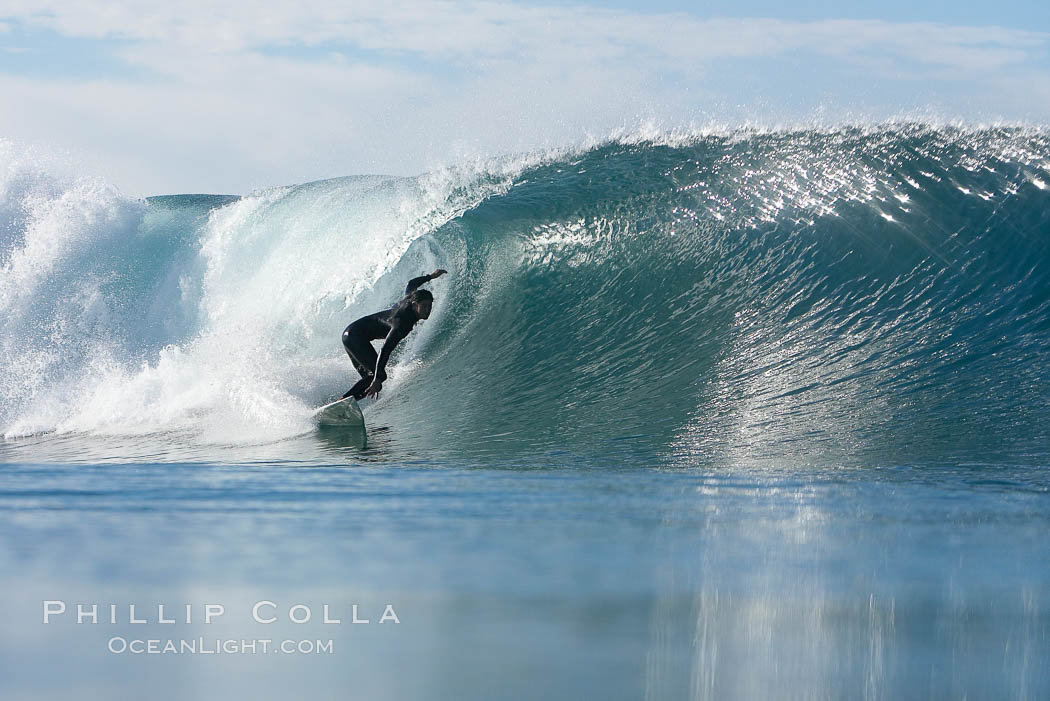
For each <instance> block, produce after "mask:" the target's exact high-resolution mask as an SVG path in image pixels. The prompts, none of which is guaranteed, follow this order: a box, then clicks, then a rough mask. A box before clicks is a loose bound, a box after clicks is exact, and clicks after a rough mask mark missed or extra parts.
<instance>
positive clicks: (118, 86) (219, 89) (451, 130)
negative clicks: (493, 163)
mask: <svg viewBox="0 0 1050 701" xmlns="http://www.w3.org/2000/svg"><path fill="white" fill-rule="evenodd" d="M0 17H4V18H6V19H8V20H15V21H17V22H19V23H23V24H31V25H37V26H43V27H47V28H49V29H52V30H54V31H56V32H59V33H60V34H63V35H65V36H70V37H80V38H93V39H99V40H109V39H124V40H130V43H127V42H122V43H121V44H119V45H118V44H112V45H107V44H103V45H102V46H101V48H103V49H105V48H108V49H109V50H110V51H111V52H113V53H114V55H115V56H116V57H117V58H119V59H120V60H122V61H124V62H126V63H127V64H129V65H131V66H134V67H137V68H140V69H145V71H146V73H145V74H146V75H154V76H156V79H155V80H152V81H144V80H143V79H142V78H136V79H134V80H132V79H126V80H118V79H116V78H113V77H111V78H108V79H103V78H100V79H97V80H92V81H75V80H70V79H58V78H52V79H48V80H43V79H30V78H27V77H19V76H17V75H11V74H7V75H6V76H5V75H4V74H3V73H0V91H2V92H3V94H5V96H9V99H6V100H5V102H6V103H7V105H6V106H5V107H0V134H7V135H9V136H14V137H16V138H22V139H27V140H33V141H45V142H48V141H50V142H56V143H60V144H62V145H66V146H77V147H80V148H81V149H82V150H83V149H85V147H86V150H87V151H88V152H89V153H91V154H92V157H97V158H99V159H101V160H102V161H104V162H105V163H106V164H107V167H108V168H109V169H110V170H111V172H113V173H114V176H115V177H116V179H117V180H118V182H120V183H121V184H122V185H123V186H124V187H126V188H127V189H128V190H130V191H132V192H135V193H139V194H142V193H155V192H162V191H188V190H195V191H200V190H209V191H226V192H229V191H244V190H246V189H248V188H250V187H253V186H259V185H266V184H283V183H288V182H294V181H298V180H304V179H313V178H320V177H327V176H333V175H342V174H349V173H356V172H365V171H387V172H391V171H393V172H403V173H409V172H417V171H418V170H420V169H422V168H425V167H428V166H433V165H436V164H437V163H438V162H439V161H444V160H447V159H450V158H455V157H457V156H460V155H465V154H470V153H477V152H492V151H506V150H518V149H525V148H534V147H538V146H544V145H554V144H556V143H564V141H566V140H574V139H577V138H580V137H581V136H582V135H584V134H586V133H592V134H593V133H599V134H601V133H604V132H607V131H608V130H611V129H613V128H615V127H617V126H620V125H623V124H633V123H637V122H639V121H642V120H656V121H659V122H661V123H664V124H667V125H676V124H682V123H683V122H688V121H695V120H704V119H710V118H720V117H721V118H725V119H733V118H736V117H739V116H740V115H744V116H745V117H748V116H759V117H764V118H766V119H770V118H772V119H780V118H789V117H791V116H798V115H799V114H804V113H805V112H806V111H807V110H809V111H813V110H815V109H817V108H821V109H824V110H825V111H826V110H827V107H828V104H829V102H830V103H832V104H834V103H836V102H837V103H838V104H839V106H840V107H842V109H843V111H850V112H853V113H855V112H857V111H861V112H864V111H869V112H871V111H873V112H874V113H875V114H876V115H877V114H878V113H880V110H881V112H883V113H886V112H888V113H892V112H893V111H894V110H899V109H902V108H903V109H917V108H923V107H926V106H929V105H931V104H932V105H934V106H938V107H942V108H944V109H948V110H951V109H952V108H953V107H956V106H958V105H967V106H968V107H967V109H970V110H971V111H973V112H974V114H976V113H978V112H980V111H981V110H985V111H987V110H986V109H985V108H988V109H995V110H1000V112H998V113H996V114H997V115H999V116H1007V117H1009V116H1011V115H1013V116H1016V117H1029V118H1031V117H1032V116H1033V115H1034V116H1036V117H1037V118H1041V119H1045V118H1046V117H1047V116H1050V97H1048V96H1047V95H1046V92H1045V90H1038V91H1033V92H1030V93H1028V94H1027V95H1024V96H1021V95H1017V96H1012V95H1011V94H1010V93H1009V92H1008V91H1006V90H1004V87H1003V86H1006V85H1011V86H1013V85H1015V84H1016V81H1015V79H1014V78H1013V77H1012V76H1016V75H1018V74H1025V75H1028V76H1030V77H1031V81H1032V82H1033V83H1035V84H1040V85H1045V84H1046V81H1047V76H1048V72H1047V70H1046V67H1045V65H1041V64H1040V61H1041V60H1043V58H1044V56H1045V53H1046V50H1047V47H1048V43H1050V35H1047V34H1044V33H1039V32H1031V31H1021V30H1011V29H1002V28H995V27H990V28H973V27H954V26H950V25H941V24H929V23H892V22H885V21H874V20H872V21H859V20H849V21H847V20H826V21H817V22H794V21H784V20H773V19H739V20H735V19H701V18H697V17H692V16H689V15H685V14H674V15H654V14H640V13H632V12H627V11H620V10H605V9H598V8H590V7H571V6H566V7H557V8H539V7H532V6H522V5H514V4H510V3H506V2H475V3H451V2H443V3H431V2H427V3H423V2H410V3H398V4H396V5H391V6H378V5H376V4H372V3H346V2H337V3H335V2H333V3H329V4H325V3H310V4H303V3H299V2H294V3H293V2H285V1H283V0H282V1H280V2H274V1H273V0H267V2H266V3H264V4H263V5H262V6H259V5H256V4H254V3H252V4H249V3H248V2H240V3H226V4H223V5H222V6H218V5H216V4H214V3H212V2H210V1H209V2H205V1H193V2H176V3H168V4H159V5H156V6H153V7H151V8H149V9H144V8H143V7H142V6H141V3H138V2H130V1H128V0H117V1H114V2H107V3H105V4H101V3H98V2H77V1H76V0H66V1H64V2H57V1H55V0H32V1H24V0H0ZM0 71H2V67H0ZM792 71H794V73H792ZM920 84H921V85H923V86H924V87H923V88H922V92H921V93H920V92H917V91H916V90H917V88H916V86H917V85H920ZM960 86H963V87H960ZM961 89H964V90H965V91H966V94H960V93H959V91H960V90H961ZM788 93H789V94H788ZM887 95H889V96H892V97H891V98H887V97H886V96H887ZM975 104H976V105H977V107H973V105H975ZM726 105H729V106H730V107H728V108H727V107H726ZM788 107H790V109H788ZM957 116H968V115H957ZM979 116H984V114H980V115H979Z"/></svg>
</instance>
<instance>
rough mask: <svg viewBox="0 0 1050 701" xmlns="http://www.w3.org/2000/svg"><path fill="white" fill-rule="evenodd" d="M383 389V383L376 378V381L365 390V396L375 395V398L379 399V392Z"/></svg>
mask: <svg viewBox="0 0 1050 701" xmlns="http://www.w3.org/2000/svg"><path fill="white" fill-rule="evenodd" d="M382 390H383V383H382V382H380V381H378V380H376V381H375V382H373V383H372V384H370V385H369V386H368V389H366V390H365V396H366V397H373V398H375V399H379V393H380V392H381V391H382Z"/></svg>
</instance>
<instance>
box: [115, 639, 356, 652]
mask: <svg viewBox="0 0 1050 701" xmlns="http://www.w3.org/2000/svg"><path fill="white" fill-rule="evenodd" d="M106 648H107V649H108V650H109V651H110V652H112V653H113V654H115V655H123V654H131V655H265V654H268V653H281V654H285V655H295V654H300V655H331V654H332V653H333V652H335V646H334V644H333V642H332V640H331V639H329V640H278V641H274V640H272V639H269V638H265V639H259V640H243V639H241V640H234V639H227V640H220V639H218V638H215V639H210V640H209V639H206V638H203V637H201V638H193V639H189V640H185V639H183V640H172V639H170V638H168V639H166V640H162V639H158V638H151V639H149V640H142V639H139V638H132V639H130V640H129V639H127V638H122V637H120V636H117V637H114V638H110V639H109V643H108V644H107V645H106Z"/></svg>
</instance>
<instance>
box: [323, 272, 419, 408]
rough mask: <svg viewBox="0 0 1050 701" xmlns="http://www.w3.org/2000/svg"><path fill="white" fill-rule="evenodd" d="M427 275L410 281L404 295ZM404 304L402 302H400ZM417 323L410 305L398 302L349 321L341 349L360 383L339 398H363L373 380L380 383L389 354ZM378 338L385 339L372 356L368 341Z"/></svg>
mask: <svg viewBox="0 0 1050 701" xmlns="http://www.w3.org/2000/svg"><path fill="white" fill-rule="evenodd" d="M432 279H433V278H432V276H430V275H422V276H420V277H415V278H412V279H411V280H409V281H408V286H407V287H405V296H406V297H407V296H408V295H410V294H412V293H413V292H415V291H416V289H417V288H418V287H419V286H420V285H422V284H424V283H427V282H430V281H431V280H432ZM402 301H404V300H402ZM417 321H419V317H418V316H416V310H415V309H414V308H413V306H412V305H411V304H405V305H402V304H401V303H400V302H399V303H398V304H395V305H394V306H393V307H391V308H390V309H387V310H385V311H381V312H376V313H375V314H369V315H368V316H363V317H361V318H360V319H358V320H357V321H355V322H353V323H352V324H350V325H349V326H347V327H346V329H345V330H344V331H343V348H345V349H346V354H347V355H349V356H350V361H351V362H352V363H353V364H354V367H355V368H357V371H358V372H359V373H361V380H360V381H359V382H358V383H357V384H356V385H354V386H353V387H351V388H350V389H349V390H347V392H346V394H344V395H343V397H344V398H345V397H353V398H354V399H360V398H361V397H363V396H365V390H366V389H368V387H369V386H370V385H371V384H372V382H373V380H375V379H376V378H377V377H378V378H379V381H380V382H385V381H386V363H387V361H388V360H389V359H390V354H391V353H392V352H393V351H394V348H396V347H397V344H398V343H400V342H401V339H403V338H404V337H405V336H407V335H408V332H409V331H411V330H412V327H413V326H415V325H416V322H417ZM380 338H384V339H386V341H384V343H383V348H382V349H381V350H380V351H379V354H378V355H376V349H375V348H373V347H372V341H377V340H379V339H380Z"/></svg>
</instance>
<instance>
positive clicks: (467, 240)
mask: <svg viewBox="0 0 1050 701" xmlns="http://www.w3.org/2000/svg"><path fill="white" fill-rule="evenodd" d="M1048 262H1050V134H1048V132H1047V131H1046V130H1045V129H1042V128H1034V127H1028V128H1021V127H988V128H968V127H966V128H964V127H949V126H933V125H927V124H917V123H915V124H913V123H904V124H894V125H875V126H865V127H854V126H849V127H845V126H844V127H835V128H831V127H829V128H820V129H816V128H811V129H797V130H771V131H761V130H747V129H741V130H725V131H706V132H685V131H683V132H668V133H657V134H644V135H634V136H619V137H616V138H610V139H607V140H603V141H600V142H596V143H593V144H589V145H586V146H574V147H567V148H564V149H560V150H555V151H548V152H543V153H534V154H518V155H508V156H504V157H500V158H492V159H488V160H482V161H476V162H470V163H461V164H457V165H451V166H448V167H446V168H443V169H440V170H435V171H433V172H429V173H426V174H422V175H419V176H417V177H393V176H381V175H348V176H347V177H342V178H336V179H330V180H322V181H317V182H310V183H304V184H289V185H286V186H282V187H275V188H270V189H265V190H261V191H257V192H253V193H250V194H244V195H224V194H164V195H158V196H154V197H148V198H146V199H141V200H140V199H134V198H128V197H126V196H123V195H122V194H121V193H120V192H119V190H118V189H117V188H115V187H114V186H112V185H111V184H108V183H106V182H105V181H104V180H100V179H99V178H96V177H87V176H82V175H79V174H78V173H77V172H75V170H74V171H73V172H67V171H63V169H61V168H57V167H53V166H52V165H50V164H49V163H48V162H47V160H46V159H41V158H40V157H39V154H36V153H34V152H31V151H28V150H26V149H22V148H21V147H18V146H16V145H14V144H12V143H9V142H2V141H0V435H2V436H3V438H2V442H0V462H2V463H4V465H3V467H4V473H3V474H4V477H3V482H2V489H0V507H2V508H3V511H2V513H3V514H4V516H3V520H2V521H0V532H3V533H5V534H6V535H7V536H9V537H11V538H19V537H26V536H27V534H29V535H33V534H36V535H41V534H46V540H47V542H49V543H50V544H51V545H52V546H53V549H52V550H50V551H48V550H46V549H43V550H40V551H36V552H33V553H28V552H23V551H21V550H19V549H18V548H17V547H14V546H12V547H10V548H8V549H5V550H4V551H2V557H0V565H8V566H10V567H12V568H15V569H19V570H22V571H30V572H32V580H30V579H28V578H29V577H30V575H28V574H11V575H7V577H8V578H7V584H6V588H7V589H8V590H11V591H13V590H15V589H18V590H19V591H23V590H24V591H28V590H29V588H30V587H31V586H35V584H34V583H36V584H39V582H40V581H43V582H49V583H51V584H52V585H54V583H55V582H62V581H74V582H80V583H85V584H84V586H88V587H102V586H103V584H104V582H105V581H107V580H106V578H105V577H111V576H113V572H117V573H119V574H121V575H123V576H124V577H125V579H124V582H125V584H126V585H127V586H129V587H130V586H131V585H132V584H134V583H138V584H139V585H140V586H141V587H146V588H147V589H151V590H154V591H166V589H165V588H166V587H178V586H189V584H188V583H196V584H194V585H193V586H199V585H200V584H199V583H200V582H201V581H206V582H209V583H210V584H211V585H212V586H214V587H218V588H220V589H221V590H223V591H229V589H228V588H229V587H237V588H238V589H237V591H244V590H245V588H247V589H251V588H252V587H258V586H259V583H260V582H261V581H265V582H267V583H268V584H269V586H270V587H271V590H272V589H273V588H276V589H277V590H279V591H280V590H282V588H284V589H285V590H287V591H288V592H297V591H301V589H302V587H301V582H302V581H303V580H302V579H300V578H296V577H293V575H292V574H290V572H292V571H295V570H296V569H297V568H298V570H297V571H299V572H309V573H311V576H312V577H314V579H313V580H312V581H315V582H316V586H317V587H322V586H323V587H328V588H337V587H338V586H339V583H340V582H348V581H350V582H353V583H354V586H356V587H358V588H361V589H363V590H367V591H372V592H377V591H389V590H395V591H397V592H399V593H400V595H401V596H402V600H403V601H406V602H408V606H403V605H399V612H400V611H402V609H405V608H407V609H409V610H411V606H412V605H413V604H415V605H417V611H422V612H421V613H420V617H419V618H417V619H416V621H417V625H418V626H419V628H418V629H417V630H418V631H422V632H420V633H419V636H422V637H421V638H419V637H418V636H417V638H418V639H417V638H413V641H414V642H412V643H411V644H408V645H407V647H406V648H404V649H400V652H399V653H398V654H399V655H401V657H398V659H401V660H404V659H408V660H413V661H414V662H415V663H418V664H421V665H424V666H425V665H428V664H436V663H433V662H432V660H431V657H429V656H430V655H432V654H434V653H433V648H434V646H439V647H440V646H442V645H443V644H444V643H443V642H442V641H445V640H446V639H452V640H453V641H454V642H456V643H457V644H458V646H459V647H458V648H457V649H461V652H458V653H457V652H451V651H446V652H444V653H442V654H443V657H442V662H441V666H442V669H444V670H446V671H449V670H451V671H452V672H453V673H454V675H460V676H457V677H456V678H457V680H458V681H456V682H455V683H452V682H449V683H447V684H443V685H438V687H436V688H435V687H431V686H425V685H424V686H421V687H420V688H416V687H411V686H397V685H396V684H395V685H394V687H383V686H382V685H380V684H379V682H378V681H376V682H375V684H374V685H373V686H369V685H368V683H366V684H365V686H366V688H367V689H368V690H370V694H371V696H370V697H371V698H405V697H406V696H412V695H413V694H414V693H425V694H428V696H429V697H430V698H435V697H436V698H446V697H447V698H492V697H493V693H495V691H494V689H492V688H490V687H487V686H485V684H483V683H481V682H480V681H478V680H477V679H474V678H472V677H471V676H470V674H469V672H468V671H467V670H469V669H471V668H473V666H474V665H477V664H489V665H495V666H497V667H498V666H500V665H508V664H511V666H513V667H514V670H515V674H518V673H520V675H521V677H520V678H521V679H522V680H524V679H526V678H528V677H529V673H528V672H527V671H525V670H535V669H542V670H545V671H544V673H545V674H546V675H547V676H545V677H544V680H545V681H542V682H535V680H533V681H534V682H535V683H537V684H539V686H538V687H535V686H526V685H524V682H522V686H521V687H518V686H515V685H514V682H509V683H510V684H511V691H510V692H508V693H510V696H512V697H513V696H514V695H515V692H514V690H515V689H517V691H518V692H521V693H525V692H524V690H525V689H526V688H527V689H528V695H530V696H533V697H539V696H543V697H546V698H579V697H580V694H581V693H586V694H590V695H595V697H604V698H619V697H623V698H639V697H645V698H672V697H673V698H682V697H690V698H705V699H706V698H711V699H716V698H717V699H725V698H742V699H743V698H799V699H803V698H861V697H863V698H895V699H899V698H924V699H929V698H961V697H964V696H966V697H972V698H982V697H988V698H990V697H996V698H1019V699H1021V698H1041V697H1045V696H1046V694H1047V693H1050V677H1048V675H1047V672H1046V669H1045V664H1043V661H1045V660H1046V659H1047V658H1048V655H1050V644H1048V641H1050V568H1048V566H1047V564H1046V563H1048V562H1050V550H1048V545H1047V543H1046V539H1045V537H1044V536H1045V533H1046V528H1047V526H1048V525H1050V501H1048V500H1047V499H1048V495H1050V475H1048V474H1047V467H1048V463H1050V430H1048V426H1050V265H1048ZM435 268H445V269H447V270H448V271H449V274H448V275H447V276H445V277H444V278H442V279H440V280H438V281H435V282H434V283H432V284H431V285H430V286H429V287H430V289H431V290H432V291H433V293H434V295H435V298H436V303H435V308H434V313H433V315H432V316H431V318H430V319H429V320H427V321H426V322H424V323H422V324H421V325H419V326H418V327H417V328H416V330H415V331H414V332H413V333H412V334H411V335H410V336H409V338H408V339H407V340H406V341H405V342H404V343H403V344H402V345H401V347H400V348H399V350H398V352H397V354H396V355H395V357H394V359H393V361H392V364H391V368H390V370H389V372H390V381H389V382H388V383H387V385H386V387H385V389H384V392H383V394H382V397H381V399H380V400H378V401H375V402H365V403H364V406H365V409H364V412H365V420H366V423H367V426H368V434H367V437H366V436H361V435H356V434H355V435H349V434H344V433H341V432H339V431H330V430H328V431H326V430H322V429H318V427H317V426H315V425H314V424H313V423H312V421H311V418H310V415H311V412H312V411H313V409H314V408H315V407H317V406H320V405H321V404H323V403H325V402H326V401H329V400H330V399H331V398H332V397H335V396H338V395H341V394H342V393H343V392H344V391H345V390H346V388H347V387H349V386H350V385H352V384H353V383H354V381H356V379H357V376H356V374H355V373H354V372H353V368H352V366H351V364H350V362H349V360H348V358H347V357H346V355H345V353H344V351H343V350H342V347H341V344H340V333H341V331H342V329H343V328H344V327H345V326H346V325H347V324H348V323H349V322H351V321H353V320H354V319H356V318H358V317H360V316H363V315H365V314H369V313H372V312H375V311H378V310H380V309H383V308H386V307H388V306H390V305H391V304H393V303H394V302H396V301H397V299H398V295H399V293H400V292H401V290H403V288H404V285H405V283H406V282H407V281H408V280H409V279H410V278H412V277H415V276H417V275H421V274H424V273H426V272H429V271H431V270H434V269H435ZM48 514H55V515H56V516H55V518H56V519H57V520H56V521H47V520H46V517H47V515H48ZM158 519H159V520H158ZM117 524H120V525H119V526H118V525H117ZM127 524H133V527H131V528H129V527H128V525H127ZM59 528H64V529H66V531H65V534H64V535H60V534H59V531H58V530H57V529H59ZM114 529H116V530H118V531H119V532H120V533H122V535H121V536H120V538H121V539H120V544H119V545H117V544H116V542H115V541H114V540H112V539H110V538H107V537H104V536H103V534H106V533H112V532H113V531H114ZM216 529H221V530H222V531H223V532H226V533H228V536H229V543H228V545H226V546H222V545H217V544H215V543H214V542H213V537H214V533H215V532H216ZM261 534H267V535H269V536H273V540H271V541H269V546H268V548H267V549H259V548H258V547H257V545H256V544H255V543H256V540H257V539H258V538H260V537H262V535H261ZM161 543H166V544H169V545H165V546H164V547H166V548H168V550H166V552H169V554H170V555H172V559H171V561H167V562H164V563H161V562H156V561H153V560H150V559H149V553H153V552H156V551H157V549H158V548H159V547H161V545H160V544H161ZM291 544H294V547H293V546H292V545H291ZM118 552H131V553H136V554H140V555H142V556H143V557H144V558H145V559H144V561H143V563H145V564H143V563H140V564H139V565H137V566H132V565H130V564H127V563H124V564H119V563H117V564H113V565H112V567H113V568H114V569H111V570H109V574H107V575H105V577H103V575H101V574H99V570H98V569H97V563H98V562H99V561H103V562H108V561H111V560H113V558H115V557H116V555H117V553H118ZM333 553H335V556H334V557H333V555H332V554H333ZM391 553H396V557H394V556H392V555H391ZM19 563H21V565H22V567H16V565H17V564H19ZM26 567H27V568H28V569H27V570H26ZM8 571H14V570H8ZM224 587H225V588H227V589H223V588H224ZM290 595H291V594H290ZM245 596H248V595H247V594H245ZM318 596H321V594H318ZM474 597H480V599H481V600H484V601H489V602H495V603H490V605H491V606H492V607H494V608H493V609H492V610H498V611H499V612H500V613H499V615H498V616H495V620H494V621H490V624H491V625H490V627H487V628H486V627H484V626H483V625H481V624H480V623H478V624H476V625H474V626H471V625H465V626H464V627H461V628H452V627H450V625H449V623H448V618H447V616H451V615H452V614H453V613H455V614H456V615H458V616H460V619H462V615H463V614H464V611H465V607H468V603H467V599H469V600H470V602H474V603H476V601H477V599H476V598H474ZM15 598H16V599H17V598H18V597H15ZM469 605H473V603H471V604H469ZM481 619H483V620H489V619H487V618H485V616H481ZM27 625H28V624H27ZM523 626H524V627H523ZM347 635H349V634H347ZM376 635H378V634H376ZM421 640H425V641H427V642H426V644H424V643H423V642H420V641H421ZM610 641H611V642H610ZM347 644H348V645H351V646H353V649H354V651H355V652H354V657H353V660H354V662H353V663H352V664H351V665H350V666H349V667H348V668H346V669H341V670H332V669H326V670H325V671H323V672H320V673H319V674H320V675H321V677H319V678H317V679H315V680H314V682H312V683H315V684H317V689H327V688H329V687H328V686H327V683H328V682H331V681H333V679H335V678H336V677H337V678H338V679H339V680H343V681H345V678H344V675H352V674H355V673H357V672H355V671H354V670H357V671H358V672H360V671H361V670H363V669H377V668H378V669H385V670H388V671H389V670H390V669H391V666H390V665H391V664H392V663H391V662H390V661H389V660H390V658H389V657H384V656H383V654H384V653H383V652H382V650H383V649H384V648H383V646H382V645H381V644H380V643H378V642H377V641H376V640H375V639H373V638H360V639H358V640H357V641H350V642H348V643H347ZM384 644H385V643H384ZM599 644H600V645H599ZM428 646H429V647H428ZM452 647H455V646H452ZM12 654H15V653H14V652H12ZM27 659H28V658H27ZM509 659H514V660H515V662H514V663H513V664H512V663H509V662H508V661H507V660H509ZM428 660H431V661H428ZM27 664H28V663H27ZM281 664H282V665H284V667H282V669H284V671H287V670H288V669H291V667H288V665H295V664H302V665H305V664H306V663H304V662H299V663H296V662H295V661H287V660H282V662H281ZM30 666H31V665H30ZM294 669H296V670H300V671H301V670H302V669H306V667H305V666H304V667H294ZM748 670H750V671H748ZM169 672H170V670H169V671H165V670H164V669H161V668H156V669H152V668H151V671H150V672H149V674H150V675H153V676H151V677H150V678H151V679H154V680H155V681H157V682H158V683H162V682H163V680H165V679H167V677H166V675H167V674H169ZM434 674H437V672H435V673H434ZM326 675H327V676H326ZM331 675H335V676H334V677H333V676H331ZM463 675H466V676H463ZM438 676H440V675H438ZM428 678H432V677H428ZM505 678H506V677H505ZM511 678H518V677H515V676H514V674H511ZM106 679H107V677H106V675H105V673H103V672H99V673H98V676H97V677H96V681H97V683H99V684H100V685H102V687H103V688H109V687H106V684H107V683H108V682H107V681H106ZM253 679H254V681H252V682H249V686H250V687H251V689H254V690H255V693H258V694H265V693H267V690H268V689H269V687H268V686H267V684H268V682H267V676H266V673H261V674H260V675H259V676H257V677H253ZM212 681H214V680H212ZM446 681H447V680H446ZM271 682H272V679H271ZM473 682H476V683H473ZM24 683H25V687H24V688H25V689H27V690H30V691H32V690H33V689H36V690H37V691H39V688H38V687H35V686H34V684H36V682H33V681H31V680H28V678H27V680H26V681H25V682H24ZM226 683H227V682H222V683H219V686H218V687H211V688H210V689H211V691H213V692H214V691H215V689H216V688H217V689H220V690H221V689H227V691H229V690H232V689H233V688H234V687H233V686H232V683H233V682H232V681H231V682H228V684H229V685H231V686H229V687H228V688H227V686H223V684H226ZM401 683H402V684H403V685H410V682H409V681H407V680H403V681H402V682H401ZM537 689H538V690H537ZM111 690H112V689H111ZM183 691H185V690H183ZM503 691H506V690H503ZM216 693H217V692H216ZM231 693H232V691H231ZM500 693H502V691H501V692H500ZM27 694H28V692H27ZM431 694H432V695H431ZM29 695H32V694H29ZM496 695H499V694H498V693H497V694H496ZM174 697H175V696H172V698H174ZM519 697H520V696H519Z"/></svg>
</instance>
